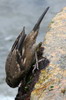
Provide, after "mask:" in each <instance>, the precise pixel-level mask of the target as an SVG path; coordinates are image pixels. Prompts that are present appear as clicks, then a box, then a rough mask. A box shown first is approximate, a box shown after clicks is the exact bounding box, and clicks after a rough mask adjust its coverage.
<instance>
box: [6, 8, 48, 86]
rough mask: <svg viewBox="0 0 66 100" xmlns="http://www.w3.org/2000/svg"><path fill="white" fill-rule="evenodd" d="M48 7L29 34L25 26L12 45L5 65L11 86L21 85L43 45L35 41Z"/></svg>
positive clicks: (7, 79)
mask: <svg viewBox="0 0 66 100" xmlns="http://www.w3.org/2000/svg"><path fill="white" fill-rule="evenodd" d="M48 9H49V7H47V8H46V10H45V11H44V12H43V14H42V15H41V17H40V18H39V20H38V21H37V23H36V24H35V26H34V28H33V30H32V31H31V32H30V33H29V34H28V35H27V36H26V34H25V30H24V28H23V31H22V32H21V34H19V36H18V37H17V39H16V41H15V42H14V44H13V46H12V49H11V51H10V53H9V55H8V57H7V60H6V66H5V70H6V82H7V84H8V85H9V86H10V87H13V88H14V87H17V86H18V85H19V83H20V81H21V79H22V77H24V76H25V75H24V73H25V74H26V73H27V72H28V71H29V69H30V67H31V65H32V63H33V61H34V59H35V52H37V50H38V49H40V47H41V44H42V43H39V44H38V45H35V43H36V38H37V35H38V32H39V26H40V23H41V21H42V19H43V18H44V16H45V14H46V12H47V11H48Z"/></svg>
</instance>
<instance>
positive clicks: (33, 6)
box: [0, 0, 66, 100]
mask: <svg viewBox="0 0 66 100" xmlns="http://www.w3.org/2000/svg"><path fill="white" fill-rule="evenodd" d="M47 6H50V9H49V11H48V13H47V14H46V16H45V19H44V20H43V22H42V24H41V29H40V33H41V34H39V36H38V39H37V42H39V41H42V40H43V38H44V35H45V33H46V32H47V30H48V28H47V27H48V24H49V22H51V19H52V17H54V16H55V15H56V13H58V12H59V11H60V10H61V9H62V8H63V7H65V6H66V0H0V100H1V99H2V100H14V98H15V96H16V94H17V88H16V89H12V88H10V87H9V86H7V84H6V82H5V60H6V57H7V54H8V52H9V50H10V48H11V46H12V44H13V42H14V40H15V38H16V37H17V35H18V33H20V32H21V30H22V27H23V26H25V27H26V33H27V34H28V33H29V32H30V31H31V29H32V28H33V26H34V24H35V22H36V21H37V19H38V18H39V16H40V15H41V14H42V12H43V11H44V9H45V8H46V7H47Z"/></svg>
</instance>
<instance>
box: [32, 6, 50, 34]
mask: <svg viewBox="0 0 66 100" xmlns="http://www.w3.org/2000/svg"><path fill="white" fill-rule="evenodd" d="M48 9H49V7H47V8H46V10H45V11H44V12H43V14H42V15H41V16H40V18H39V19H38V21H37V23H36V24H35V26H34V28H33V31H34V32H35V31H36V30H37V29H38V28H39V26H40V23H41V21H42V20H43V18H44V16H45V14H46V13H47V11H48Z"/></svg>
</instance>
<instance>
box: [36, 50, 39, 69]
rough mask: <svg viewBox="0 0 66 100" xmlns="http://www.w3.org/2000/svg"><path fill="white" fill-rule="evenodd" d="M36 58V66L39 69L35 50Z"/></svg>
mask: <svg viewBox="0 0 66 100" xmlns="http://www.w3.org/2000/svg"><path fill="white" fill-rule="evenodd" d="M35 59H36V68H37V69H38V70H39V67H38V56H37V52H35Z"/></svg>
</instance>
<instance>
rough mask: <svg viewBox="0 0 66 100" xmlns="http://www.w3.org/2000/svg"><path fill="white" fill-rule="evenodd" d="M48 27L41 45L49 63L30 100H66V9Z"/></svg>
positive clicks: (43, 70) (41, 74) (42, 71)
mask: <svg viewBox="0 0 66 100" xmlns="http://www.w3.org/2000/svg"><path fill="white" fill-rule="evenodd" d="M49 27H50V30H49V32H47V34H46V36H45V41H44V44H43V45H44V48H45V50H44V56H45V57H46V58H47V59H48V60H49V61H50V63H49V65H48V66H47V67H46V68H45V69H42V70H41V73H40V76H39V80H38V82H37V83H36V84H35V86H34V89H33V91H32V93H31V99H30V100H66V7H65V8H64V9H63V10H62V11H61V12H60V13H58V14H57V15H56V16H55V17H54V18H53V20H52V21H51V24H50V26H49Z"/></svg>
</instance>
